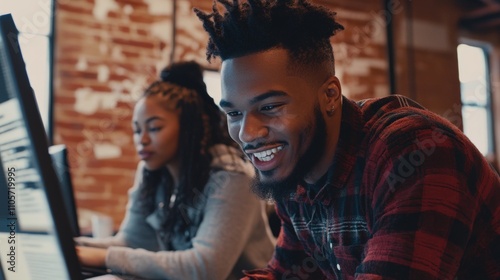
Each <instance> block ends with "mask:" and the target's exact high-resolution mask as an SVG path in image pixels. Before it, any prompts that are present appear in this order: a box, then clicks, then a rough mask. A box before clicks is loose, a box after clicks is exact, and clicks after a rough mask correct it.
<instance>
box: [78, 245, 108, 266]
mask: <svg viewBox="0 0 500 280" xmlns="http://www.w3.org/2000/svg"><path fill="white" fill-rule="evenodd" d="M107 251H108V250H107V249H102V248H93V247H84V246H76V253H77V255H78V259H79V260H80V263H81V264H82V265H84V266H93V267H105V266H106V253H107Z"/></svg>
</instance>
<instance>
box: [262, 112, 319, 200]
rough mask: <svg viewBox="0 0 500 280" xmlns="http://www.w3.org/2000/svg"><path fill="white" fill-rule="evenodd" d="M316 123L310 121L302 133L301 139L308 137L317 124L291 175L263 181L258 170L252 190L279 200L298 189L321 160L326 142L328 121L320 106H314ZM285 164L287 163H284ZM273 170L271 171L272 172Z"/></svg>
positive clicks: (267, 197) (268, 197)
mask: <svg viewBox="0 0 500 280" xmlns="http://www.w3.org/2000/svg"><path fill="white" fill-rule="evenodd" d="M314 117H315V123H310V124H309V126H308V127H307V129H304V132H303V133H302V135H301V139H304V138H305V137H307V134H308V133H310V132H311V130H312V129H313V128H314V125H315V124H316V129H315V131H314V135H313V139H312V140H311V143H310V144H309V147H308V148H307V150H306V152H305V153H304V155H302V156H301V157H300V159H299V160H298V161H297V165H296V166H295V168H294V169H293V171H292V172H291V173H290V175H289V176H288V177H286V178H284V179H282V180H271V181H269V182H262V181H261V180H260V173H259V171H258V170H256V174H257V175H256V177H255V179H254V181H253V184H252V191H253V192H254V193H255V194H257V195H258V196H259V197H260V198H262V199H265V200H273V201H278V200H280V199H282V198H285V197H288V196H290V194H291V193H293V192H295V191H296V190H297V184H298V183H299V181H300V180H302V179H303V178H304V177H305V175H307V174H308V173H309V172H310V171H311V169H312V168H313V167H314V166H315V165H316V164H317V163H318V162H319V159H320V158H321V156H322V154H323V152H324V150H325V143H326V123H325V119H324V118H323V115H322V114H321V111H320V109H319V106H315V107H314ZM283 164H285V163H283ZM272 172H273V171H272V170H271V171H269V173H272Z"/></svg>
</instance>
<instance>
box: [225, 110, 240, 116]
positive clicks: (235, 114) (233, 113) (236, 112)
mask: <svg viewBox="0 0 500 280" xmlns="http://www.w3.org/2000/svg"><path fill="white" fill-rule="evenodd" d="M227 115H228V116H230V117H237V116H239V115H241V113H240V112H238V111H233V112H227Z"/></svg>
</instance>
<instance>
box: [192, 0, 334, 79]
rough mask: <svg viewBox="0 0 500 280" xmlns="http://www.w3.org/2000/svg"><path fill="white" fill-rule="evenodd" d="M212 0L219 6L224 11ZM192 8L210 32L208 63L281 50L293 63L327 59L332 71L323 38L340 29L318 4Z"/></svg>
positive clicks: (290, 1) (258, 0)
mask: <svg viewBox="0 0 500 280" xmlns="http://www.w3.org/2000/svg"><path fill="white" fill-rule="evenodd" d="M217 2H219V3H221V4H222V5H223V6H224V7H225V9H226V12H225V13H224V14H221V12H220V11H219V9H218V8H217ZM194 11H195V13H196V15H197V16H198V17H199V18H200V20H201V21H202V22H203V27H204V28H205V30H206V31H207V32H208V34H209V36H210V39H209V42H208V46H207V60H209V61H210V60H211V59H212V58H214V57H217V56H218V57H220V58H221V59H222V61H224V60H226V59H231V58H237V57H241V56H245V55H249V54H253V53H259V52H263V51H266V50H270V49H275V48H283V49H285V50H287V51H289V54H290V56H291V57H290V58H291V59H292V61H294V62H297V63H299V64H302V65H318V64H321V63H325V62H327V63H329V64H330V66H331V71H332V72H334V58H333V51H332V47H331V44H330V40H329V38H330V37H331V36H333V35H335V33H336V32H337V31H339V30H343V29H344V27H343V26H342V25H341V24H339V23H338V22H337V21H336V20H335V14H336V13H334V12H332V11H329V10H327V9H325V8H323V7H321V6H318V5H314V4H311V3H309V2H308V1H307V0H247V1H245V2H240V1H239V0H232V1H231V0H214V4H213V8H212V13H205V12H203V11H200V10H198V9H196V8H195V9H194ZM332 74H333V73H332Z"/></svg>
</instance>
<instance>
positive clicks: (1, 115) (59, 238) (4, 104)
mask: <svg viewBox="0 0 500 280" xmlns="http://www.w3.org/2000/svg"><path fill="white" fill-rule="evenodd" d="M17 34H18V33H17V29H16V27H15V25H14V22H13V20H12V17H11V15H4V16H0V158H1V160H0V162H1V171H2V175H1V176H0V179H1V180H0V191H1V194H0V199H1V202H0V205H2V207H5V208H7V209H6V210H5V209H3V210H2V211H0V215H1V217H0V260H1V263H0V266H1V267H2V269H1V271H2V272H3V278H5V279H7V280H11V279H26V280H29V279H64V280H66V279H79V278H80V273H79V265H78V261H77V258H76V253H75V248H74V244H73V241H72V234H71V229H70V226H69V224H68V217H67V213H66V211H65V207H64V206H63V205H64V204H63V199H62V196H61V193H60V187H59V182H58V179H57V177H56V174H55V172H54V169H53V167H52V162H51V158H50V156H49V154H48V145H47V138H46V135H45V130H44V128H43V124H42V120H41V117H40V113H39V111H38V108H37V105H36V101H35V97H34V94H33V91H32V89H31V86H30V83H29V80H28V77H27V74H26V70H25V65H24V61H23V58H22V55H21V50H20V48H19V44H18V41H17V38H18V37H17ZM2 177H3V178H2ZM1 277H2V276H1V275H0V278H1Z"/></svg>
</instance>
